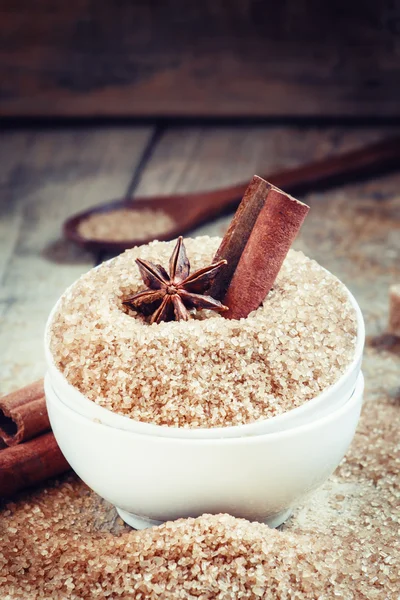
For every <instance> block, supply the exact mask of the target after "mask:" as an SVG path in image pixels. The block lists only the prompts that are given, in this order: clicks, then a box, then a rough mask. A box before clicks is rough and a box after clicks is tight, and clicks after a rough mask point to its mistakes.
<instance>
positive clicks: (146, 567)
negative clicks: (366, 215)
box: [0, 394, 400, 600]
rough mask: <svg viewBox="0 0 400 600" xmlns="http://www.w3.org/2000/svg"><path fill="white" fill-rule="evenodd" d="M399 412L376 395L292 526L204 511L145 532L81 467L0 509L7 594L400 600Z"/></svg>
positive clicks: (25, 598)
mask: <svg viewBox="0 0 400 600" xmlns="http://www.w3.org/2000/svg"><path fill="white" fill-rule="evenodd" d="M398 411H399V407H398V405H397V404H396V403H393V402H388V401H387V400H386V399H384V398H381V397H376V398H371V397H370V394H369V396H368V398H367V401H366V404H365V405H364V409H363V414H362V417H361V423H360V427H359V430H358V431H357V433H356V437H355V440H354V442H353V444H352V446H351V449H350V451H349V453H348V455H347V457H346V459H345V461H343V463H342V464H341V466H340V467H339V469H338V471H337V472H336V474H335V476H334V477H333V478H331V479H330V481H328V483H327V484H326V485H325V486H324V487H323V488H322V489H321V490H319V491H318V492H317V493H316V494H314V495H313V496H312V497H311V498H309V499H307V501H306V503H305V504H304V506H303V507H302V508H301V510H298V511H296V513H295V515H294V516H293V517H292V518H291V519H290V520H289V521H288V523H287V524H286V525H285V527H284V529H283V530H282V531H275V530H270V529H268V527H267V526H266V525H263V524H260V523H249V522H248V521H245V520H243V519H235V518H234V517H231V516H228V515H215V516H210V515H203V516H202V517H199V518H197V519H181V520H178V521H175V522H168V523H165V524H164V525H162V526H161V527H156V528H153V529H148V530H144V531H138V532H135V531H132V530H130V529H129V528H127V527H123V526H122V525H118V521H119V519H118V518H115V511H114V509H113V508H112V507H110V505H109V504H107V503H106V502H104V501H102V500H101V499H100V498H99V497H98V496H97V495H96V494H95V493H94V492H91V491H90V490H89V489H88V488H87V487H86V486H85V485H84V484H83V483H82V482H80V481H79V480H78V478H76V477H75V476H73V475H69V476H67V477H66V478H65V479H64V481H63V482H60V483H59V484H58V485H57V484H55V485H53V486H48V487H47V488H43V489H42V490H38V491H36V492H33V493H31V494H30V495H29V494H25V495H24V494H22V495H20V497H19V498H16V499H15V501H13V502H9V503H8V504H6V505H5V506H4V507H3V510H2V511H1V514H0V517H1V518H0V597H1V598H2V600H36V599H39V598H45V599H46V600H50V599H54V598H57V599H58V600H78V599H82V598H94V599H95V598H99V599H104V598H112V599H124V600H128V599H131V598H134V599H139V598H142V599H147V598H148V599H150V600H153V599H156V598H166V599H168V600H175V599H177V600H179V599H185V600H189V599H193V598H198V599H201V600H208V599H210V600H211V599H215V600H231V599H233V598H235V599H241V598H246V599H254V598H258V597H260V598H264V599H265V600H289V599H292V598H293V599H297V600H312V599H317V598H318V599H321V600H322V599H323V600H331V599H333V598H343V599H346V600H356V599H357V600H382V599H385V600H398V598H399V597H400V572H399V565H400V540H399V535H398V531H399V529H398V528H399V519H398V507H399V503H400V481H399V477H398V472H399V445H398V427H397V422H398ZM118 527H119V529H118ZM115 529H117V531H116V532H115V533H112V531H115ZM110 530H111V531H110ZM49 533H50V536H49V535H48V534H49Z"/></svg>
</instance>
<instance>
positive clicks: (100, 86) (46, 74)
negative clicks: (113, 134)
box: [0, 0, 400, 117]
mask: <svg viewBox="0 0 400 600" xmlns="http://www.w3.org/2000/svg"><path fill="white" fill-rule="evenodd" d="M398 18H399V16H398V8H397V7H396V6H395V3H390V2H384V3H381V2H374V0H354V1H353V2H347V1H345V0H339V1H337V2H331V3H325V5H324V9H323V10H321V4H320V2H319V1H318V0H311V1H310V0H290V1H288V2H284V3H279V2H275V3H271V2H270V3H263V2H259V1H256V0H240V1H237V2H230V3H229V2H223V3H222V2H215V1H213V0H203V2H201V3H199V2H186V1H185V0H168V2H162V3H154V2H153V3H146V2H141V3H138V2H117V3H116V2H112V0H103V1H102V2H97V3H94V2H91V1H90V0H71V1H70V2H66V3H49V1H48V0H38V1H37V2H35V10H34V11H32V3H31V2H29V0H19V2H18V3H17V5H16V3H15V2H14V0H3V1H2V3H1V8H0V39H1V46H0V65H1V67H0V80H1V82H2V92H1V94H0V114H1V115H14V116H15V115H31V116H32V115H33V116H37V115H41V116H45V117H47V116H49V115H75V116H76V115H119V116H126V115H134V116H140V115H148V116H149V115H150V116H165V115H169V116H177V115H178V116H180V115H187V116H193V115H196V116H249V115H251V116H277V115H280V116H286V115H297V116H315V115H320V116H321V115H323V116H326V115H328V116H329V115H336V116H344V115H347V116H356V117H359V116H373V117H376V116H398V115H399V114H400V105H399V102H398V97H399V93H400V77H399V61H398V58H397V57H398V51H399V37H398V35H397V33H396V32H397V30H398V26H397V23H398Z"/></svg>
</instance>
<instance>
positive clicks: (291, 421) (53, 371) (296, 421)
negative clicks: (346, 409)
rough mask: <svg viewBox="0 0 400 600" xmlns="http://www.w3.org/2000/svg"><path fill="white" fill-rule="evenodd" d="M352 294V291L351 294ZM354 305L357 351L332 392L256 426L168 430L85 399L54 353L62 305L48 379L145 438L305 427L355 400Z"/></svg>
mask: <svg viewBox="0 0 400 600" xmlns="http://www.w3.org/2000/svg"><path fill="white" fill-rule="evenodd" d="M347 291H348V290H347ZM348 294H349V298H350V301H351V304H352V305H353V307H354V310H355V312H356V317H357V340H356V347H355V351H354V358H353V360H352V362H351V364H350V365H349V366H348V367H347V369H346V370H345V372H344V373H343V375H342V376H341V377H340V378H339V379H338V380H337V381H336V382H335V383H334V384H333V385H332V386H330V387H329V388H327V389H326V390H324V391H323V392H322V393H321V394H319V395H318V396H315V398H312V399H311V400H309V401H308V402H305V403H304V404H302V405H301V406H299V407H298V408H294V409H292V410H289V411H287V412H285V413H283V414H281V415H277V416H275V417H271V418H269V419H265V420H262V421H256V422H255V423H249V424H247V425H238V426H234V427H215V428H209V429H207V428H198V429H185V428H183V427H182V428H178V427H166V426H160V425H153V424H151V423H142V422H140V421H134V420H133V419H130V418H129V417H125V416H123V415H119V414H117V413H114V412H111V411H110V410H107V409H106V408H103V407H102V406H99V405H98V404H96V403H94V402H92V401H91V400H89V399H88V398H87V397H86V396H84V395H83V394H82V393H81V392H80V391H79V390H78V389H77V388H74V387H73V386H72V385H71V384H70V383H68V381H67V380H66V378H65V377H64V375H63V374H62V373H61V372H60V371H59V369H58V368H57V367H56V365H55V363H54V360H53V356H52V354H51V352H50V347H49V338H50V324H51V321H52V319H53V316H54V313H55V311H56V310H57V307H58V302H57V304H56V305H55V306H54V308H53V310H52V312H51V313H50V316H49V318H48V321H47V325H46V331H45V354H46V362H47V367H48V376H49V379H50V381H51V385H52V387H53V388H54V390H55V392H56V393H57V395H58V396H59V397H60V398H61V399H62V401H63V402H64V403H65V404H67V405H68V406H69V407H70V408H71V409H72V410H74V411H76V412H78V413H79V414H81V415H82V416H86V417H89V418H92V419H98V420H100V421H101V422H102V423H104V424H105V425H110V426H112V427H117V428H119V429H123V430H125V431H131V432H134V433H138V434H141V435H151V436H160V437H173V438H189V439H197V438H207V439H208V438H227V437H239V436H240V437H243V436H253V435H261V434H264V433H273V432H277V431H282V430H284V429H288V428H290V427H293V426H294V425H302V424H305V423H308V422H309V421H310V420H312V419H315V418H320V417H322V416H324V415H326V414H329V412H331V411H332V410H334V409H335V408H338V407H340V406H341V405H342V404H344V403H345V402H346V401H347V400H348V399H349V398H350V396H351V394H352V393H353V391H354V387H355V385H356V381H357V378H358V375H359V373H360V369H361V360H362V353H363V349H364V341H365V327H364V320H363V316H362V313H361V310H360V307H359V306H358V304H357V301H356V300H355V298H354V296H353V295H352V294H351V293H350V292H349V291H348Z"/></svg>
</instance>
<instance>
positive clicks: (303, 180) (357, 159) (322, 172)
mask: <svg viewBox="0 0 400 600" xmlns="http://www.w3.org/2000/svg"><path fill="white" fill-rule="evenodd" d="M399 167H400V137H396V138H390V139H388V140H384V141H381V142H378V143H375V144H371V145H369V146H365V147H364V148H361V149H359V150H353V151H351V152H346V153H344V154H340V155H338V156H333V157H329V158H325V159H323V160H320V161H317V162H313V163H311V164H308V165H303V166H300V167H294V168H289V169H284V170H281V171H278V172H276V173H270V174H269V175H267V176H266V177H264V176H263V177H264V179H267V180H268V181H270V182H271V183H272V184H274V185H275V186H277V187H279V188H281V189H284V190H285V191H286V192H289V193H291V194H298V195H299V194H304V193H305V192H308V191H312V190H315V189H317V188H320V187H327V186H330V185H334V184H337V183H341V184H343V183H347V182H348V181H349V180H350V179H353V178H355V177H361V176H365V175H366V176H371V175H373V174H376V173H378V172H382V171H384V170H388V169H392V168H399ZM246 187H247V182H246V183H240V184H237V185H234V186H231V187H229V188H223V189H219V190H212V191H208V192H195V193H187V194H174V195H172V196H170V195H167V196H151V197H146V198H135V199H134V200H132V199H122V200H114V201H112V202H108V203H107V204H102V205H100V206H97V207H94V208H91V209H89V210H86V211H85V212H82V213H79V214H76V215H74V216H72V217H70V218H69V219H68V220H67V221H66V222H65V223H64V234H65V236H66V237H67V238H68V239H70V240H72V241H73V242H75V243H77V244H79V245H80V246H82V247H83V248H86V249H88V250H92V251H96V252H111V253H118V252H123V251H124V250H126V249H127V248H132V247H133V246H137V245H140V244H147V243H149V242H150V241H151V240H152V239H154V236H153V237H148V238H146V239H134V238H132V239H130V240H124V241H110V240H106V239H105V240H91V239H88V238H86V237H84V236H82V235H81V234H80V233H79V231H78V227H79V224H80V223H81V222H82V221H83V220H85V219H87V218H88V217H90V216H91V215H93V214H95V213H107V212H110V211H114V210H116V209H118V208H124V209H129V210H135V211H141V210H144V209H146V210H148V209H153V210H160V209H161V210H162V211H164V212H165V213H166V214H168V215H169V216H170V217H171V218H172V220H173V221H174V223H176V225H175V226H174V227H172V228H171V229H169V230H168V231H165V232H164V233H163V234H157V239H159V240H171V239H173V238H175V237H177V236H178V235H183V234H185V233H187V232H188V231H190V230H192V229H194V228H195V227H198V226H199V225H201V224H202V223H205V222H207V221H210V220H212V219H214V218H215V217H217V216H218V215H220V214H222V213H224V212H227V211H231V210H234V209H235V208H236V206H237V205H238V203H239V202H240V200H241V198H242V196H243V194H244V192H245V190H246Z"/></svg>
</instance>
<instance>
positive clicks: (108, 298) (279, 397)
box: [50, 237, 357, 428]
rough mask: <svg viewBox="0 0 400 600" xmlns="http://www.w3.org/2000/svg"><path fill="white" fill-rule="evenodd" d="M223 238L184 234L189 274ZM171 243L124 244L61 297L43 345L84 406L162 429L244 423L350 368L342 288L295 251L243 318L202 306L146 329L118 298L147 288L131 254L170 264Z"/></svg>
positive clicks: (288, 404) (351, 327) (351, 328)
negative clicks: (193, 312) (88, 404)
mask: <svg viewBox="0 0 400 600" xmlns="http://www.w3.org/2000/svg"><path fill="white" fill-rule="evenodd" d="M219 243H220V240H219V238H209V237H200V238H196V239H187V240H185V244H186V249H187V254H188V257H189V260H190V262H191V267H192V270H194V269H198V268H200V267H203V266H205V265H208V264H210V262H211V261H212V258H213V256H214V254H215V251H216V249H217V248H218V245H219ZM174 245H175V242H174V241H172V242H152V243H151V244H149V245H147V246H140V247H136V248H133V249H131V250H128V251H126V252H125V253H124V254H122V255H120V256H118V257H117V258H115V259H113V260H112V261H109V262H107V263H104V264H102V265H101V266H100V267H98V268H97V269H92V270H91V271H89V273H87V274H86V275H84V276H82V277H81V278H80V279H79V280H78V281H77V282H76V283H75V284H74V285H73V286H72V287H71V288H70V289H69V290H67V292H66V293H65V294H64V296H63V298H62V300H61V303H60V305H59V308H58V310H57V312H56V314H55V317H54V319H53V322H52V326H51V340H50V346H51V351H52V354H53V356H54V360H55V363H56V365H57V366H58V368H59V369H60V370H61V372H62V373H63V374H64V375H65V377H66V378H67V380H68V381H69V382H70V383H71V384H72V385H74V386H75V387H77V388H78V389H79V390H80V391H81V392H82V393H83V394H85V395H86V396H87V397H88V398H90V399H91V400H92V401H94V402H96V403H98V404H100V405H101V406H103V407H105V408H108V409H110V410H112V411H115V412H117V413H120V414H123V415H127V416H129V417H131V418H133V419H135V420H138V421H144V422H148V423H155V424H158V425H166V426H172V427H189V428H195V427H221V426H230V425H240V424H244V423H250V422H253V421H257V420H260V419H266V418H268V417H272V416H274V415H277V414H281V413H283V412H285V411H287V410H290V409H292V408H295V407H298V406H300V405H301V404H303V403H304V402H307V401H308V400H310V399H311V398H313V397H315V396H316V395H318V394H320V393H321V392H322V391H323V390H324V389H326V388H327V387H328V386H330V385H332V384H333V383H334V382H335V381H336V380H337V379H338V378H339V377H340V375H341V374H342V373H343V372H344V370H345V369H346V367H347V366H348V365H349V364H350V362H351V360H352V358H353V356H354V348H355V341H356V329H357V327H356V314H355V310H354V308H353V306H352V304H351V302H350V300H349V296H348V294H347V291H346V288H345V287H344V285H343V284H342V283H341V282H340V281H339V280H338V279H337V278H336V277H334V276H333V275H331V274H330V273H328V272H327V271H325V270H324V269H323V268H322V267H321V266H320V265H318V263H316V262H315V261H313V260H310V259H309V258H307V257H306V256H304V254H303V253H301V252H296V251H293V250H291V251H289V254H288V256H287V258H286V260H285V261H284V263H283V266H282V268H281V271H280V273H279V275H278V277H277V279H276V282H275V284H274V288H273V290H272V291H271V292H270V293H269V294H268V296H267V298H266V299H265V301H264V303H263V304H262V306H260V307H259V308H258V309H257V310H256V311H254V312H253V313H251V314H250V315H249V316H248V317H247V318H246V319H241V320H229V319H225V318H223V317H222V316H221V315H220V314H217V313H215V312H211V311H201V312H198V313H197V314H196V315H195V316H194V318H192V319H190V320H189V321H187V322H186V321H179V322H168V323H165V322H162V323H160V324H153V325H151V326H150V325H149V324H148V322H147V321H146V320H145V318H144V317H143V316H142V315H139V314H137V313H135V312H133V311H128V309H126V308H125V307H124V306H123V304H122V301H123V300H124V299H125V298H126V297H127V296H129V295H132V294H135V293H136V292H138V291H140V290H141V289H144V287H145V286H144V284H143V282H142V280H141V278H140V275H139V270H138V268H137V266H136V264H135V258H137V257H141V258H143V259H146V260H150V261H152V262H154V263H159V264H162V265H164V266H167V265H168V260H169V257H170V255H171V253H172V250H173V248H174Z"/></svg>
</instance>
